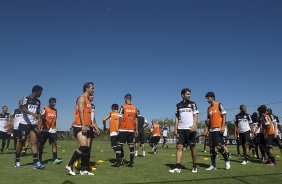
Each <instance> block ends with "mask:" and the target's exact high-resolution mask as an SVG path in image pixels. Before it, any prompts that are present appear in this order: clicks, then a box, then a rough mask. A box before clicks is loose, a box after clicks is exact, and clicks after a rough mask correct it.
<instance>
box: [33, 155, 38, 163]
mask: <svg viewBox="0 0 282 184" xmlns="http://www.w3.org/2000/svg"><path fill="white" fill-rule="evenodd" d="M32 157H33V164H36V163H37V162H38V153H33V154H32Z"/></svg>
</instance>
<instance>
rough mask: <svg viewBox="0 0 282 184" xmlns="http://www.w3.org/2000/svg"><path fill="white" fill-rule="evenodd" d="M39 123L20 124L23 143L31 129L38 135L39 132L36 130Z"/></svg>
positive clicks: (20, 137) (20, 135)
mask: <svg viewBox="0 0 282 184" xmlns="http://www.w3.org/2000/svg"><path fill="white" fill-rule="evenodd" d="M36 127H37V125H26V124H20V125H19V139H20V141H21V143H24V142H25V141H26V139H27V137H28V135H29V133H30V131H33V132H34V133H35V135H36V136H37V137H38V132H37V130H35V128H36Z"/></svg>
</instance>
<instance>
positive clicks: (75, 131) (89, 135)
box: [72, 127, 94, 138]
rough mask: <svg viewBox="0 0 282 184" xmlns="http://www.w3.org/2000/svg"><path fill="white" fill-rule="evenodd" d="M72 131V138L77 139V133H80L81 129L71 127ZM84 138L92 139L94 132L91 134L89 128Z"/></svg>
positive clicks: (91, 130) (91, 131)
mask: <svg viewBox="0 0 282 184" xmlns="http://www.w3.org/2000/svg"><path fill="white" fill-rule="evenodd" d="M72 130H73V134H74V137H75V138H77V134H78V133H79V132H82V128H81V127H73V129H72ZM86 137H87V138H94V132H93V129H92V127H90V129H89V130H87V132H86Z"/></svg>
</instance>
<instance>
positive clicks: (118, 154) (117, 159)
mask: <svg viewBox="0 0 282 184" xmlns="http://www.w3.org/2000/svg"><path fill="white" fill-rule="evenodd" d="M114 150H115V152H116V162H117V164H121V158H122V157H121V146H120V145H117V147H115V149H114Z"/></svg>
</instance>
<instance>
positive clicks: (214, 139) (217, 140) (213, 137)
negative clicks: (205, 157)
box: [209, 131, 224, 147]
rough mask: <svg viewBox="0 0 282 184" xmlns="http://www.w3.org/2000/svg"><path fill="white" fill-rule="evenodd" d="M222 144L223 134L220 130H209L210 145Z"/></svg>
mask: <svg viewBox="0 0 282 184" xmlns="http://www.w3.org/2000/svg"><path fill="white" fill-rule="evenodd" d="M223 144H224V142H223V134H222V133H221V132H220V131H215V132H209V146H210V147H216V146H222V145H223Z"/></svg>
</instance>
